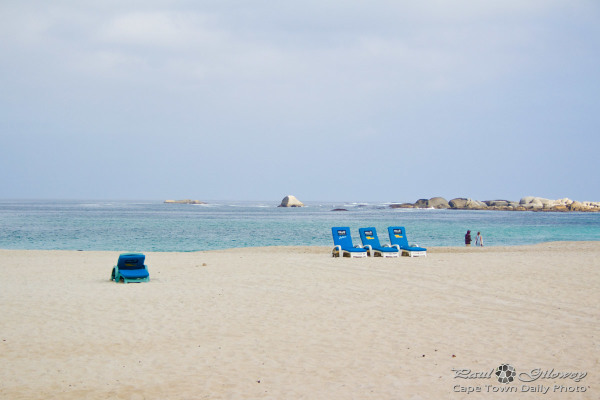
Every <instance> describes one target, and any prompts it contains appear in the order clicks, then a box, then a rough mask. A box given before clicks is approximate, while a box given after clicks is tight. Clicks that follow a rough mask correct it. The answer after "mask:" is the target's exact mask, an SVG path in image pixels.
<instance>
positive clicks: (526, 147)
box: [0, 0, 600, 202]
mask: <svg viewBox="0 0 600 400" xmlns="http://www.w3.org/2000/svg"><path fill="white" fill-rule="evenodd" d="M599 100H600V2H598V1H595V0H590V1H578V0H564V1H553V0H527V1H523V0H502V1H500V0H499V1H479V0H477V1H475V0H473V1H465V0H463V1H460V0H458V1H443V0H438V1H435V0H425V1H423V0H421V1H402V0H395V1H392V0H390V1H381V0H373V1H357V0H356V1H352V0H350V1H348V0H345V1H340V0H336V1H312V0H303V1H296V0H288V1H278V2H274V1H222V0H218V1H217V0H215V1H183V0H181V1H179V0H171V1H154V0H143V1H142V0H140V1H137V0H118V1H117V0H115V1H111V0H103V1H81V0H77V1H75V0H73V1H61V0H54V1H45V0H44V1H41V0H40V1H17V0H4V1H2V2H0V138H1V144H0V198H5V199H14V198H33V199H38V198H40V199H44V198H58V199H62V198H64V199H159V200H161V199H167V198H194V199H200V200H209V199H223V200H271V199H273V200H277V201H279V200H281V198H283V197H284V196H285V195H288V194H294V195H295V196H296V197H298V198H299V199H300V200H303V201H309V200H332V201H336V200H340V201H397V202H405V201H411V202H413V201H415V200H417V199H418V198H430V197H433V196H442V197H445V198H447V199H451V198H454V197H471V198H474V199H478V200H489V199H509V200H518V199H520V198H521V197H523V196H527V195H533V196H541V197H547V198H552V199H557V198H563V197H569V198H571V199H575V200H592V201H600V185H599V183H600V179H598V170H599V168H598V165H599V164H598V161H597V159H598V154H599V149H600V146H599V145H600V139H599V136H600V110H599V108H600V101H599Z"/></svg>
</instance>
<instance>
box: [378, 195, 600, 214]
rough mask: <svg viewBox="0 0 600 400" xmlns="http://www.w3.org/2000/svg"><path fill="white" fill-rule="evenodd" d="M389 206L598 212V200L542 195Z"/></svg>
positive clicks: (463, 199) (421, 202) (441, 199)
mask: <svg viewBox="0 0 600 400" xmlns="http://www.w3.org/2000/svg"><path fill="white" fill-rule="evenodd" d="M390 207H391V208H436V209H445V208H449V209H453V210H499V211H558V212H560V211H563V212H565V211H584V212H600V202H592V201H585V202H579V201H573V200H571V199H567V198H564V199H558V200H550V199H545V198H543V197H535V196H526V197H523V198H522V199H521V200H520V201H511V200H484V201H479V200H473V199H468V198H464V197H459V198H456V199H452V200H450V201H446V199H444V198H443V197H433V198H431V199H419V200H417V201H416V202H415V203H401V204H392V205H390Z"/></svg>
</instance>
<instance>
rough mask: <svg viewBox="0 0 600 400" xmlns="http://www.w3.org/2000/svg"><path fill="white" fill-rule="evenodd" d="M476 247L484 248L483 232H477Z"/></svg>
mask: <svg viewBox="0 0 600 400" xmlns="http://www.w3.org/2000/svg"><path fill="white" fill-rule="evenodd" d="M475 246H481V247H483V237H482V236H481V232H477V236H476V237H475Z"/></svg>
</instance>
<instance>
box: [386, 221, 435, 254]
mask: <svg viewBox="0 0 600 400" xmlns="http://www.w3.org/2000/svg"><path fill="white" fill-rule="evenodd" d="M388 233H389V235H390V243H391V244H392V246H394V247H396V248H397V249H398V250H399V251H401V252H402V255H403V256H404V255H407V256H409V257H420V256H424V257H427V249H426V248H424V247H418V245H414V246H409V245H408V239H407V237H406V229H404V227H403V226H390V227H389V228H388Z"/></svg>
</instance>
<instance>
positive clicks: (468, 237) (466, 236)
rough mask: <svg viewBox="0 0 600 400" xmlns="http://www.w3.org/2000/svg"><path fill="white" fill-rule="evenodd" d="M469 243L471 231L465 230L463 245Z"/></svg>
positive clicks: (468, 244)
mask: <svg viewBox="0 0 600 400" xmlns="http://www.w3.org/2000/svg"><path fill="white" fill-rule="evenodd" d="M470 245H471V231H467V234H466V235H465V246H470Z"/></svg>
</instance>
